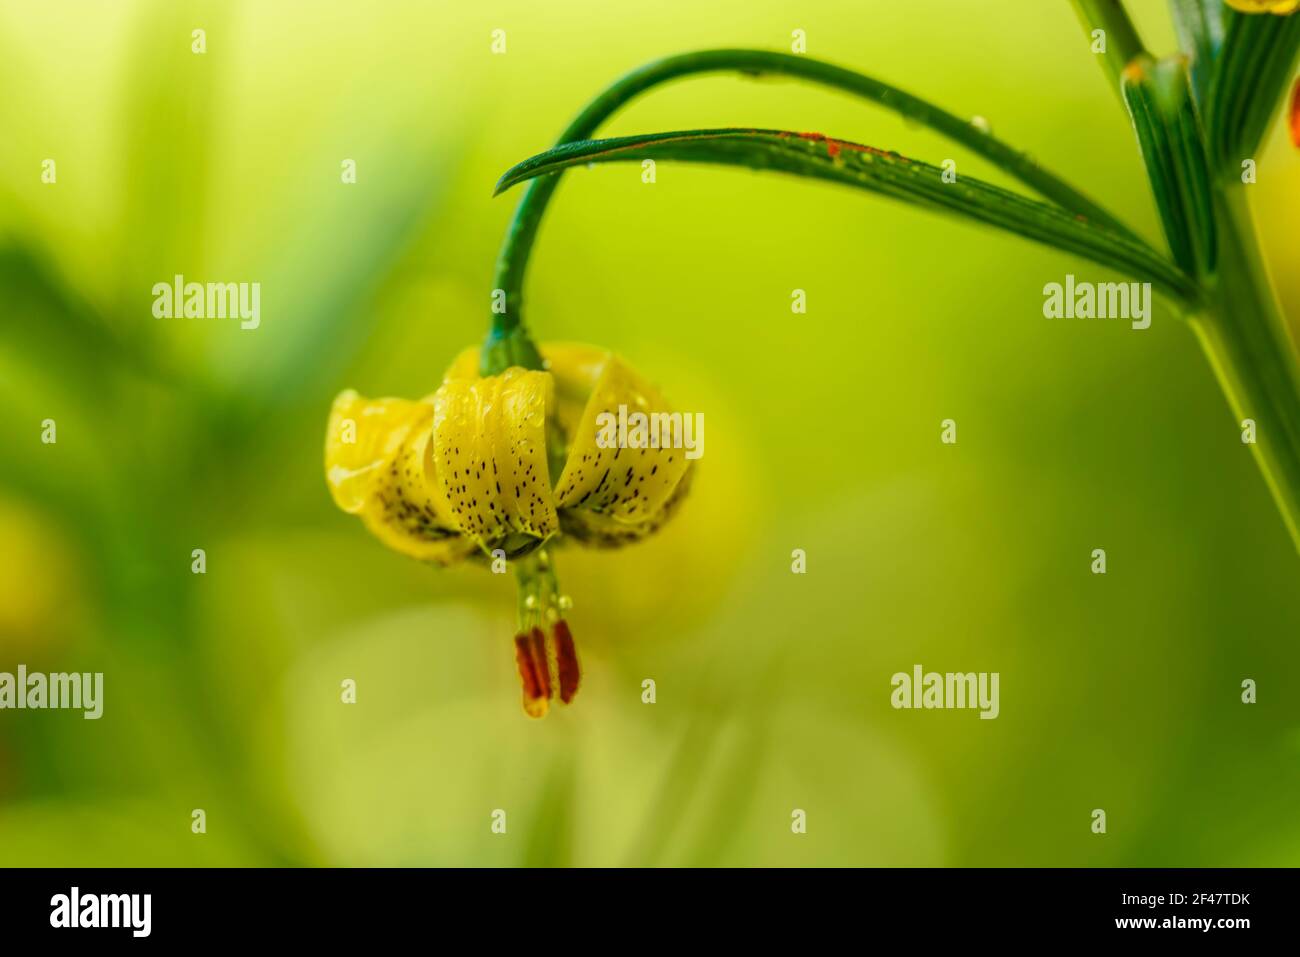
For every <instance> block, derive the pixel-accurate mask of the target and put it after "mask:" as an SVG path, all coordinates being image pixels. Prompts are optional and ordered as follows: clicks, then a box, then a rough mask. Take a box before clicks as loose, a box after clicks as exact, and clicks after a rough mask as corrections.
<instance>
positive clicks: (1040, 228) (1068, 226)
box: [496, 129, 1197, 301]
mask: <svg viewBox="0 0 1300 957" xmlns="http://www.w3.org/2000/svg"><path fill="white" fill-rule="evenodd" d="M645 159H654V160H686V161H691V162H699V163H715V164H721V165H726V166H745V167H749V168H751V169H761V170H776V171H779V172H784V173H791V174H794V175H796V176H806V177H811V178H813V179H822V180H830V181H832V182H837V183H843V184H845V185H848V186H855V187H857V188H859V189H865V190H868V191H870V192H873V193H880V194H883V195H885V196H890V197H893V198H894V199H899V200H903V201H905V202H910V203H913V204H915V205H919V206H924V207H926V208H929V209H935V210H942V211H945V212H948V213H953V214H956V215H959V216H963V217H965V218H967V219H973V220H976V221H978V222H982V223H986V224H988V225H991V226H996V227H998V228H1000V229H1004V230H1007V231H1008V232H1012V233H1015V234H1017V235H1019V236H1024V237H1025V238H1027V239H1033V240H1035V241H1037V242H1040V243H1043V244H1045V245H1048V246H1053V247H1055V248H1057V249H1062V250H1065V251H1067V252H1072V253H1076V254H1078V255H1080V256H1083V257H1085V258H1087V259H1091V260H1092V261H1094V262H1097V263H1101V264H1102V265H1105V266H1110V267H1112V268H1114V269H1117V270H1119V271H1121V272H1124V273H1127V274H1128V275H1131V276H1134V277H1136V278H1138V279H1141V280H1144V281H1150V282H1152V283H1154V284H1155V285H1157V286H1160V287H1162V288H1163V289H1164V290H1166V291H1167V292H1170V293H1172V294H1173V295H1175V296H1177V297H1179V298H1181V299H1183V300H1186V301H1191V300H1194V299H1195V297H1196V295H1197V292H1196V286H1195V284H1194V283H1193V282H1192V281H1191V280H1190V279H1189V278H1188V277H1187V275H1186V274H1184V273H1183V272H1182V270H1180V269H1179V268H1178V267H1177V266H1175V265H1174V264H1173V263H1171V262H1170V261H1169V260H1167V259H1165V258H1164V257H1163V256H1161V255H1160V254H1159V253H1158V252H1156V251H1155V250H1154V249H1152V248H1151V247H1150V246H1148V245H1146V244H1145V243H1143V242H1141V241H1140V240H1135V239H1133V238H1131V237H1129V236H1127V235H1126V234H1123V233H1119V232H1116V231H1115V230H1113V229H1110V228H1109V227H1107V226H1103V225H1099V224H1097V223H1094V222H1091V221H1090V220H1088V219H1087V217H1085V216H1082V215H1079V214H1070V213H1067V212H1065V211H1064V210H1062V209H1060V208H1059V207H1056V206H1052V205H1049V204H1047V203H1043V202H1039V201H1037V200H1032V199H1029V198H1027V197H1024V196H1021V195H1019V194H1017V193H1013V192H1010V191H1008V190H1005V189H1001V188H999V187H996V186H993V185H990V184H988V183H985V182H983V181H981V180H977V179H974V178H972V177H969V176H962V177H959V178H957V179H956V180H955V181H952V182H945V181H944V171H943V170H941V169H940V168H938V167H936V166H931V165H929V164H928V163H923V162H920V161H918V160H913V159H909V158H907V157H905V156H900V155H899V154H897V153H892V152H888V153H887V152H885V151H884V150H878V149H875V148H874V147H870V146H864V145H862V144H860V143H851V142H848V141H846V140H837V139H830V138H828V137H825V136H822V135H820V134H814V133H792V132H787V131H783V130H760V129H720V130H686V131H681V132H672V133H655V134H650V135H644V136H621V137H615V138H612V139H604V140H584V141H581V142H577V143H566V144H564V145H562V146H557V147H555V148H554V149H551V150H548V151H547V152H545V153H541V154H539V155H537V156H534V157H532V158H530V159H527V160H524V161H523V162H522V163H520V164H518V165H517V166H515V167H513V168H512V169H510V170H508V171H507V172H506V173H505V175H503V176H502V177H501V180H500V181H499V182H498V183H497V187H496V193H500V192H502V191H503V190H506V189H509V188H510V187H511V186H514V185H515V184H517V183H521V182H524V181H525V180H529V179H533V178H535V177H538V176H543V175H546V174H548V173H555V172H558V171H559V170H562V169H565V168H567V167H570V166H576V165H579V164H584V163H606V162H618V161H633V160H635V161H641V160H645Z"/></svg>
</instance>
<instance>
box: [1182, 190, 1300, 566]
mask: <svg viewBox="0 0 1300 957" xmlns="http://www.w3.org/2000/svg"><path fill="white" fill-rule="evenodd" d="M1244 190H1245V187H1243V186H1241V185H1240V184H1238V185H1236V186H1229V187H1227V188H1226V189H1225V190H1224V191H1223V192H1222V193H1221V194H1220V196H1219V199H1218V207H1219V208H1218V211H1217V212H1218V219H1219V225H1220V229H1221V233H1220V235H1221V238H1222V243H1221V246H1220V262H1219V270H1218V275H1217V277H1216V278H1215V279H1214V281H1213V282H1212V283H1210V286H1209V295H1208V301H1209V305H1208V306H1207V307H1206V309H1205V311H1204V312H1203V313H1201V314H1200V315H1198V316H1197V317H1195V318H1194V319H1193V322H1192V325H1193V328H1194V329H1195V330H1196V332H1197V335H1198V337H1199V338H1200V340H1201V345H1202V347H1203V348H1204V350H1205V353H1206V355H1207V357H1208V358H1209V360H1210V364H1211V365H1212V366H1213V367H1214V371H1215V374H1216V375H1217V376H1218V379H1219V384H1220V385H1221V386H1222V387H1223V391H1224V394H1225V395H1226V396H1227V398H1228V403H1229V405H1230V406H1231V407H1232V411H1233V414H1234V415H1235V416H1236V418H1237V422H1238V424H1239V425H1240V423H1241V422H1242V421H1243V420H1245V419H1253V420H1254V422H1255V424H1256V441H1255V444H1254V445H1252V446H1250V449H1251V452H1252V453H1253V454H1254V456H1255V460H1256V461H1257V462H1258V464H1259V467H1260V470H1261V471H1262V472H1263V474H1264V480H1265V481H1266V482H1267V483H1268V487H1269V491H1270V492H1272V494H1273V499H1274V501H1275V502H1276V503H1277V507H1278V509H1279V510H1280V511H1281V513H1282V519H1283V521H1284V522H1285V523H1286V527H1287V531H1288V532H1290V534H1291V540H1292V542H1293V544H1294V545H1295V546H1296V549H1297V551H1300V369H1298V368H1297V359H1296V347H1295V344H1294V343H1293V342H1292V340H1291V337H1290V334H1289V333H1288V331H1287V328H1286V323H1285V320H1284V318H1283V316H1282V313H1281V311H1280V309H1279V307H1278V304H1277V300H1276V298H1275V296H1274V294H1273V291H1272V287H1271V285H1270V284H1269V280H1268V274H1267V270H1266V269H1265V267H1264V264H1263V261H1262V259H1261V257H1260V253H1259V248H1258V245H1257V242H1256V238H1255V235H1256V234H1255V229H1254V225H1253V223H1252V220H1251V216H1250V210H1249V208H1248V206H1247V204H1246V197H1245V194H1244Z"/></svg>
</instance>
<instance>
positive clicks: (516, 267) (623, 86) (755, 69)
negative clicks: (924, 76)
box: [480, 50, 1136, 375]
mask: <svg viewBox="0 0 1300 957" xmlns="http://www.w3.org/2000/svg"><path fill="white" fill-rule="evenodd" d="M718 72H736V73H741V74H745V75H748V76H763V75H773V76H789V77H795V78H798V79H803V80H809V81H811V82H814V83H820V84H822V85H824V86H828V87H832V88H834V89H838V90H842V91H844V92H847V93H851V94H854V95H856V96H860V97H863V98H865V99H867V100H870V101H872V102H874V103H877V104H879V105H881V106H884V107H887V108H889V109H891V110H893V111H895V112H896V113H898V114H900V115H901V116H903V117H905V118H906V119H908V120H911V121H913V122H916V123H920V124H922V125H924V126H928V127H930V128H931V129H933V130H935V131H936V132H938V133H941V134H943V135H944V136H947V137H948V138H949V139H952V140H954V141H955V142H957V143H960V144H961V145H963V146H965V147H967V148H969V149H970V150H972V151H973V152H975V153H977V154H979V155H981V156H983V157H984V158H986V159H987V160H989V161H990V162H991V163H993V164H994V165H995V166H997V167H999V168H1000V169H1002V170H1003V171H1004V172H1006V173H1008V174H1009V175H1011V176H1014V177H1015V178H1016V179H1018V180H1020V182H1022V183H1024V184H1025V185H1026V186H1028V187H1030V188H1031V189H1033V190H1034V191H1036V192H1037V193H1039V194H1041V195H1042V196H1043V197H1044V198H1046V199H1049V200H1051V201H1053V202H1055V203H1056V204H1057V205H1059V206H1061V207H1062V208H1063V209H1066V210H1068V211H1069V212H1071V213H1073V214H1076V215H1079V216H1084V217H1086V218H1088V219H1091V220H1093V221H1094V222H1097V223H1101V224H1105V225H1107V226H1109V227H1111V228H1112V229H1114V230H1116V231H1118V232H1121V233H1123V234H1125V235H1128V236H1130V237H1134V238H1136V237H1135V235H1134V233H1133V231H1132V230H1131V229H1129V228H1128V227H1127V226H1126V225H1124V224H1123V223H1122V222H1120V221H1119V220H1118V219H1117V218H1116V217H1115V216H1113V215H1111V214H1110V213H1109V212H1107V211H1106V210H1105V209H1103V208H1102V207H1101V206H1099V205H1097V204H1096V203H1094V202H1093V201H1091V200H1090V199H1088V198H1087V197H1086V196H1084V195H1083V194H1082V193H1080V192H1078V191H1077V190H1076V189H1074V187H1072V186H1070V185H1069V184H1068V183H1066V182H1065V181H1064V180H1062V179H1060V178H1059V177H1057V176H1056V175H1054V174H1052V173H1051V172H1049V171H1047V170H1045V169H1043V168H1042V167H1041V166H1039V165H1038V164H1037V163H1036V162H1035V161H1034V160H1033V159H1032V158H1031V157H1029V156H1027V155H1026V154H1024V153H1022V152H1020V151H1019V150H1016V149H1014V148H1013V147H1011V146H1008V145H1007V144H1006V143H1003V142H1002V141H1001V140H998V139H996V138H995V137H993V136H992V135H991V134H989V133H988V132H986V131H985V129H982V128H981V127H979V126H977V125H974V124H972V123H971V122H970V120H969V119H963V118H962V117H959V116H957V115H956V114H953V113H950V112H948V111H947V110H943V109H940V108H939V107H937V106H935V105H934V104H932V103H929V102H927V101H925V100H922V99H920V98H919V97H915V96H913V95H911V94H910V93H907V92H905V91H903V90H900V89H898V88H897V87H894V86H891V85H889V84H887V83H882V82H881V81H879V80H875V79H872V78H871V77H869V76H864V75H863V74H861V73H857V72H855V71H853V70H847V69H845V68H843V67H839V66H835V65H834V64H831V63H826V62H823V61H821V60H815V59H812V58H810V57H806V56H796V55H794V54H790V53H775V52H771V51H766V50H701V51H698V52H695V53H686V54H682V55H680V56H672V57H666V58H664V59H662V60H656V61H654V62H652V63H649V64H646V65H645V66H642V67H640V68H638V69H636V70H633V71H632V72H631V73H629V74H627V75H626V76H624V77H622V78H621V79H619V80H617V81H616V82H614V83H613V84H612V85H610V86H609V87H608V88H607V89H605V91H604V92H602V93H601V94H600V95H599V96H597V97H596V98H595V99H594V100H592V101H591V102H590V103H589V104H587V106H586V108H584V109H583V111H582V112H581V113H579V114H578V116H577V117H576V118H575V119H574V120H573V122H572V123H570V124H569V125H568V127H567V128H566V129H565V130H564V132H563V133H561V134H560V137H559V139H558V141H557V142H558V143H571V142H574V141H576V140H583V139H588V138H590V137H591V136H592V135H593V134H594V133H595V132H596V130H597V129H598V128H599V127H600V125H601V124H602V123H604V121H605V120H606V119H608V118H609V117H610V116H612V115H613V114H614V113H615V112H617V111H618V110H619V108H620V107H622V106H623V105H624V104H625V103H627V102H628V101H630V100H632V99H633V98H635V97H636V96H638V95H639V94H641V93H643V92H645V91H646V90H649V89H651V88H653V87H655V86H659V85H660V84H663V83H667V82H669V81H671V80H675V79H679V78H681V77H686V76H693V75H699V74H703V73H718ZM559 181H560V174H555V175H551V176H545V177H541V178H539V179H537V180H534V181H533V182H532V183H530V184H529V186H528V189H527V191H526V192H525V193H524V196H523V198H522V199H521V200H520V201H519V205H518V206H517V207H516V209H515V214H514V218H513V219H512V220H511V221H510V226H509V227H508V229H507V231H506V237H505V241H504V243H503V244H502V247H501V252H500V255H499V256H498V258H497V265H496V278H495V282H494V284H493V285H494V289H495V290H499V292H500V294H502V295H503V297H504V308H500V307H498V308H495V309H494V311H493V314H492V324H491V331H490V332H489V334H488V338H487V341H486V342H485V343H484V346H483V351H482V357H481V360H480V368H481V371H482V373H483V374H484V375H493V374H496V373H499V372H501V371H503V370H504V369H506V368H508V367H509V366H511V365H520V366H523V367H525V368H531V369H540V368H542V358H541V355H540V353H539V352H538V350H537V347H536V345H535V344H534V343H533V341H532V339H531V338H530V337H529V335H528V333H527V330H526V328H525V325H524V292H523V289H524V279H525V273H526V271H527V268H528V259H529V256H530V254H531V253H532V248H533V242H534V241H535V239H536V237H537V229H538V226H539V225H540V224H541V220H542V214H543V213H544V212H545V211H546V206H547V203H549V202H550V199H551V195H552V194H553V193H554V192H555V188H556V186H558V185H559ZM499 301H500V297H498V296H494V302H499Z"/></svg>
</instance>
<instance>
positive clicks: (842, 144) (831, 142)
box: [798, 133, 911, 163]
mask: <svg viewBox="0 0 1300 957" xmlns="http://www.w3.org/2000/svg"><path fill="white" fill-rule="evenodd" d="M798 135H799V138H800V139H804V140H812V141H813V142H816V143H825V144H826V155H827V156H829V157H830V158H831V159H835V158H836V157H838V156H839V155H840V153H841V152H843V151H844V150H848V151H849V152H851V153H871V154H872V155H873V156H883V157H885V158H886V159H896V160H902V161H903V162H904V163H908V162H911V161H910V160H908V159H907V158H906V157H903V156H899V155H898V154H897V153H887V152H885V151H884V150H878V149H876V148H875V147H874V146H864V145H862V144H861V143H850V142H849V141H848V140H837V139H835V138H834V137H830V136H827V135H826V134H825V133H800V134H798Z"/></svg>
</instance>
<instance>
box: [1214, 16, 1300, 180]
mask: <svg viewBox="0 0 1300 957" xmlns="http://www.w3.org/2000/svg"><path fill="white" fill-rule="evenodd" d="M1224 16H1225V18H1226V24H1227V25H1226V28H1225V29H1226V36H1225V38H1224V41H1223V49H1222V51H1221V52H1220V54H1219V59H1218V63H1217V66H1216V68H1215V71H1214V75H1213V77H1212V78H1211V80H1210V90H1209V104H1208V107H1207V110H1206V114H1207V116H1206V140H1207V143H1208V149H1209V154H1210V159H1211V160H1212V161H1213V162H1214V164H1215V165H1216V167H1217V169H1218V172H1219V173H1220V174H1221V175H1222V176H1224V177H1225V178H1235V177H1237V176H1239V175H1240V173H1241V163H1242V161H1243V160H1246V159H1251V158H1253V157H1254V154H1255V151H1256V150H1257V149H1258V148H1259V144H1260V141H1261V140H1263V138H1264V134H1265V133H1266V132H1267V131H1268V124H1269V122H1270V121H1271V120H1272V118H1273V116H1274V115H1275V114H1276V113H1277V111H1278V107H1279V104H1281V103H1282V101H1283V100H1284V98H1285V93H1286V90H1287V85H1288V83H1289V82H1290V79H1291V74H1292V70H1293V69H1294V67H1295V62H1296V57H1297V55H1298V54H1300V14H1294V13H1293V14H1291V15H1290V16H1285V17H1279V16H1272V15H1266V14H1247V13H1238V12H1236V11H1235V10H1226V11H1224Z"/></svg>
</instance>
